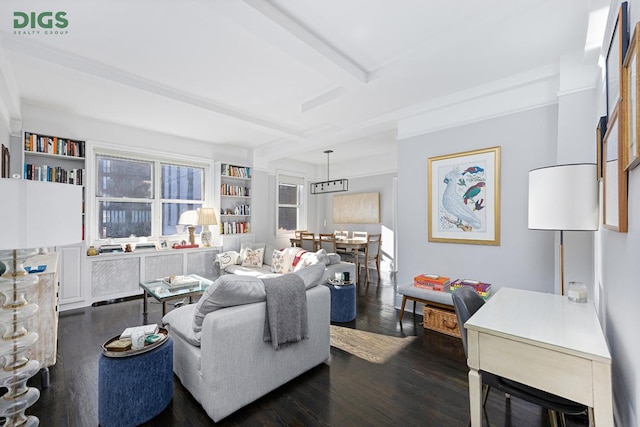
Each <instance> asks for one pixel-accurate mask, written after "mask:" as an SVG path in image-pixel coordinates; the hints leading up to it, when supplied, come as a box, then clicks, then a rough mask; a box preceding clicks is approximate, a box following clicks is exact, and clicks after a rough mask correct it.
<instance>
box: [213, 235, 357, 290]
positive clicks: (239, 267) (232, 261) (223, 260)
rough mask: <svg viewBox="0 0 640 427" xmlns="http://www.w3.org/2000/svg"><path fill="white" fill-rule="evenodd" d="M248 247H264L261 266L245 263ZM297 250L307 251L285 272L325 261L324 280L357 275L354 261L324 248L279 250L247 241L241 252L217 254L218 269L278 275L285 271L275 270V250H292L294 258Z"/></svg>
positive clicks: (220, 271) (255, 248)
mask: <svg viewBox="0 0 640 427" xmlns="http://www.w3.org/2000/svg"><path fill="white" fill-rule="evenodd" d="M246 249H253V250H259V249H262V254H263V255H262V263H261V264H260V265H259V266H247V265H243V262H242V261H243V251H245V250H246ZM296 250H299V251H300V252H299V253H301V252H306V253H304V254H303V255H301V257H300V260H299V264H298V265H296V266H290V267H289V268H290V269H289V270H288V271H285V272H284V273H287V272H291V271H295V270H296V268H298V269H299V268H300V267H304V265H303V264H306V265H311V264H314V263H323V264H324V265H325V271H324V275H323V277H322V280H323V282H324V283H326V281H327V279H330V278H331V279H332V278H334V277H335V273H344V272H348V273H349V274H350V277H356V266H355V264H354V263H351V262H345V261H342V260H341V259H340V255H338V254H331V253H329V254H327V253H326V252H325V251H324V250H323V249H321V250H319V251H317V252H307V251H303V250H302V249H301V248H284V249H281V250H278V249H276V248H274V247H273V246H271V245H269V244H265V243H248V244H247V243H245V244H243V245H242V249H241V250H240V252H236V251H227V252H223V253H220V254H218V255H217V256H216V269H217V270H218V273H219V274H220V275H223V274H238V275H243V276H253V277H259V278H268V277H276V276H278V275H280V274H283V273H276V272H274V268H273V264H274V251H275V252H290V253H291V254H292V255H291V256H292V257H293V258H295V256H296V255H297V254H296ZM285 268H287V267H285Z"/></svg>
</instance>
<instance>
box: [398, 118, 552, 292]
mask: <svg viewBox="0 0 640 427" xmlns="http://www.w3.org/2000/svg"><path fill="white" fill-rule="evenodd" d="M557 116H558V110H557V107H556V106H546V107H540V108H536V109H532V110H528V111H524V112H520V113H515V114H511V115H505V116H501V117H497V118H493V119H489V120H484V121H480V122H476V123H472V124H469V125H465V126H460V127H457V128H452V129H447V130H442V131H437V132H434V133H429V134H424V135H420V136H415V137H412V138H408V139H404V140H401V141H399V143H398V242H399V246H398V264H399V269H398V271H399V272H398V284H402V283H408V282H411V281H412V280H413V277H414V276H416V275H418V274H421V273H430V274H439V275H443V276H448V277H451V278H467V279H477V280H482V281H485V282H488V283H491V284H492V285H493V286H495V287H496V288H499V287H501V286H510V287H515V288H521V289H531V290H538V291H542V292H553V290H554V289H553V284H554V263H555V260H554V246H555V245H554V235H555V233H554V232H551V231H538V230H529V229H528V227H527V215H528V214H527V206H528V195H527V189H528V172H529V170H530V169H533V168H537V167H540V166H547V165H551V164H555V160H556V140H557V132H558V130H557ZM493 146H501V147H502V148H501V153H502V165H501V185H500V200H501V209H500V222H501V244H500V246H488V245H466V244H453V243H433V242H428V237H427V236H428V233H427V159H428V158H429V157H433V156H440V155H445V154H451V153H458V152H462V151H468V150H475V149H480V148H486V147H493Z"/></svg>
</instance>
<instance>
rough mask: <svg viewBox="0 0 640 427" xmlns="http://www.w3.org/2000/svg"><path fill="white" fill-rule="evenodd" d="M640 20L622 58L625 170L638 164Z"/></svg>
mask: <svg viewBox="0 0 640 427" xmlns="http://www.w3.org/2000/svg"><path fill="white" fill-rule="evenodd" d="M639 39H640V22H638V23H636V27H635V30H634V31H633V37H632V38H631V42H630V43H629V50H628V51H627V56H626V57H625V60H624V67H623V69H622V71H623V72H622V103H623V104H624V108H623V109H622V111H624V120H623V122H624V123H625V129H624V132H623V134H622V137H623V144H622V145H623V147H624V157H623V158H624V163H623V166H624V168H625V169H626V170H631V169H633V168H635V167H636V166H638V164H640V128H639V127H638V114H639V113H640V110H639V109H638V96H640V84H639V81H638V69H640V56H638V44H640V40H639Z"/></svg>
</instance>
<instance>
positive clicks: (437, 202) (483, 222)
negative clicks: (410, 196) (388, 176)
mask: <svg viewBox="0 0 640 427" xmlns="http://www.w3.org/2000/svg"><path fill="white" fill-rule="evenodd" d="M427 173H428V182H427V189H428V195H427V200H428V204H429V206H428V216H429V218H428V222H429V227H428V228H429V241H430V242H447V243H467V244H478V245H500V147H490V148H484V149H480V150H474V151H465V152H462V153H455V154H448V155H444V156H438V157H430V158H429V159H428V161H427Z"/></svg>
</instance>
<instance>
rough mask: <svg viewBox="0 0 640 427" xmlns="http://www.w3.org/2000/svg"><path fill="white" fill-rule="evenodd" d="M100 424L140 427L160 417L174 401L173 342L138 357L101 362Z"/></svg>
mask: <svg viewBox="0 0 640 427" xmlns="http://www.w3.org/2000/svg"><path fill="white" fill-rule="evenodd" d="M98 371H99V372H98V421H99V423H100V426H101V427H110V426H119V427H124V426H137V425H140V424H142V423H144V422H146V421H149V420H150V419H152V418H154V417H155V416H157V415H158V414H159V413H160V412H162V411H163V410H164V409H165V408H166V407H167V405H169V403H170V402H171V399H172V398H173V339H172V338H171V337H167V342H166V343H164V344H162V345H160V346H158V347H156V348H154V349H153V350H150V351H147V352H146V353H140V354H137V355H134V356H128V357H107V356H105V355H103V354H101V355H100V361H99V363H98Z"/></svg>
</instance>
